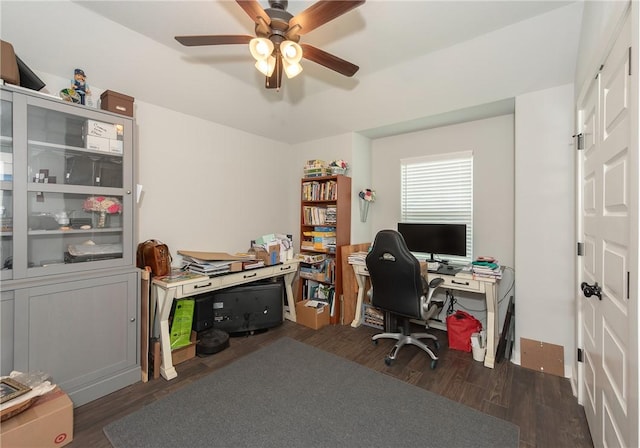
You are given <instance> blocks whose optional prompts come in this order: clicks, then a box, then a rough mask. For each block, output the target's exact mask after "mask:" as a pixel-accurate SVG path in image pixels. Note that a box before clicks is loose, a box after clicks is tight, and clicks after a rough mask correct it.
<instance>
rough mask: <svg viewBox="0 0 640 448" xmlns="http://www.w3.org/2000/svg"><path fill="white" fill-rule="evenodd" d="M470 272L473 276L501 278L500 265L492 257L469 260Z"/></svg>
mask: <svg viewBox="0 0 640 448" xmlns="http://www.w3.org/2000/svg"><path fill="white" fill-rule="evenodd" d="M471 272H472V273H473V275H474V276H475V277H483V278H495V279H501V278H502V267H501V266H500V263H498V260H496V259H495V258H493V257H478V259H477V260H476V261H473V262H471Z"/></svg>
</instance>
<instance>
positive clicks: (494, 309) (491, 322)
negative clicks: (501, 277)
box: [484, 284, 500, 369]
mask: <svg viewBox="0 0 640 448" xmlns="http://www.w3.org/2000/svg"><path fill="white" fill-rule="evenodd" d="M496 289H497V288H496V285H495V284H492V285H490V286H489V285H487V289H486V292H485V294H486V300H487V354H486V355H485V357H484V366H485V367H489V368H490V369H493V367H494V365H495V361H496V348H497V346H498V344H497V343H498V336H499V334H500V332H499V330H498V316H499V314H498V300H497V291H496Z"/></svg>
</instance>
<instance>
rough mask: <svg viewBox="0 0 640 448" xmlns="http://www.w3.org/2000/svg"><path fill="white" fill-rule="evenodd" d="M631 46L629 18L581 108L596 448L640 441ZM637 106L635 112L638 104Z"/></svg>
mask: <svg viewBox="0 0 640 448" xmlns="http://www.w3.org/2000/svg"><path fill="white" fill-rule="evenodd" d="M630 46H631V24H630V20H629V19H627V21H626V23H625V25H624V27H623V29H622V31H621V33H620V35H619V37H618V38H617V40H616V42H615V44H614V45H613V47H612V49H611V52H610V53H609V55H608V56H607V58H606V61H605V63H604V66H603V68H602V70H601V71H600V74H599V75H598V76H597V77H596V79H594V81H593V82H592V85H591V86H590V87H589V89H588V90H587V92H586V94H585V96H584V98H583V99H582V101H581V103H580V105H579V107H580V111H579V117H580V120H581V122H580V125H581V131H582V134H583V138H584V149H583V150H581V151H579V165H580V166H579V167H578V173H579V175H580V193H579V195H580V202H581V210H580V220H581V222H580V223H579V226H578V229H579V232H580V240H581V242H582V243H584V255H583V257H581V260H580V262H579V266H580V272H579V277H580V284H581V289H582V295H581V297H580V299H579V300H580V302H581V303H580V304H579V307H578V309H579V316H580V331H581V334H580V335H579V336H578V339H579V343H581V345H582V347H583V349H584V356H583V363H584V364H583V366H581V369H582V372H581V375H580V377H581V380H580V381H581V384H580V387H581V388H582V390H581V393H580V396H581V402H582V404H583V405H584V409H585V413H586V415H587V420H588V423H589V428H590V430H591V436H592V438H593V442H594V445H595V446H596V447H600V446H606V447H630V446H635V445H637V443H638V440H637V431H638V428H637V427H638V403H637V381H638V365H637V362H638V359H637V353H638V352H637V350H638V323H637V319H636V316H637V314H636V312H637V304H635V303H633V302H632V301H631V300H630V295H629V294H630V291H629V284H630V277H629V276H630V272H634V271H633V269H636V268H634V266H632V264H633V263H634V262H633V260H634V259H636V257H635V256H634V255H633V253H632V251H633V250H634V249H633V244H632V243H633V241H634V240H635V239H634V238H631V232H632V230H633V231H635V232H637V229H631V228H630V227H631V225H632V223H633V220H632V219H631V218H632V214H633V213H634V211H633V210H634V209H633V207H637V204H636V205H633V204H632V203H631V199H632V198H634V197H636V196H635V194H632V192H631V190H630V188H631V186H632V185H634V182H633V179H635V178H637V168H636V167H635V166H634V164H633V163H632V162H633V161H635V160H636V157H637V156H635V155H633V154H632V151H635V152H636V153H637V151H638V148H637V147H636V148H632V147H631V146H630V142H631V140H632V138H631V123H630V122H631V119H630V101H631V98H630V94H629V89H630V83H631V76H630V71H629V63H630V61H629V54H630V51H629V47H630ZM636 76H637V75H636ZM632 103H633V104H635V107H637V99H635V101H632ZM636 272H637V271H636Z"/></svg>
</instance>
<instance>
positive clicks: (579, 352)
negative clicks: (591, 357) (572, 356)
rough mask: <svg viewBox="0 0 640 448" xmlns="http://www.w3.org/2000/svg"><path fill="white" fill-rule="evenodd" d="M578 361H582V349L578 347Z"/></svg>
mask: <svg viewBox="0 0 640 448" xmlns="http://www.w3.org/2000/svg"><path fill="white" fill-rule="evenodd" d="M578 362H584V358H583V352H582V349H581V348H579V349H578Z"/></svg>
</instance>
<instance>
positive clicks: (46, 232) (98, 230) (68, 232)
mask: <svg viewBox="0 0 640 448" xmlns="http://www.w3.org/2000/svg"><path fill="white" fill-rule="evenodd" d="M122 230H123V228H122V227H103V228H99V227H92V228H90V229H69V230H29V232H28V233H27V234H28V235H29V236H38V235H46V236H50V235H72V234H85V235H91V234H93V233H121V232H122Z"/></svg>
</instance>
